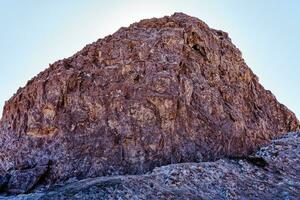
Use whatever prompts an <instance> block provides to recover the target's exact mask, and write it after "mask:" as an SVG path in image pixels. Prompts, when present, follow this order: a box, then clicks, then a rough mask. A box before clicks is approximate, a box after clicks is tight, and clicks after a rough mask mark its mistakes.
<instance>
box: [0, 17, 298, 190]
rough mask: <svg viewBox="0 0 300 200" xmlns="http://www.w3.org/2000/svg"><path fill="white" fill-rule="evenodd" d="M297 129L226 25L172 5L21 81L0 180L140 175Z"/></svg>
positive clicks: (3, 126)
mask: <svg viewBox="0 0 300 200" xmlns="http://www.w3.org/2000/svg"><path fill="white" fill-rule="evenodd" d="M296 130H299V121H298V120H297V119H296V117H295V115H294V114H293V113H292V112H291V111H289V110H288V109H287V108H286V107H285V106H284V105H282V104H280V103H278V102H277V100H276V98H275V97H274V96H273V95H272V93H271V92H270V91H267V90H265V89H264V88H263V87H262V86H261V85H260V84H259V82H258V78H257V77H256V76H255V75H254V74H253V72H252V71H251V70H250V68H249V67H248V66H247V65H246V64H245V62H244V60H243V58H242V55H241V52H240V51H239V50H238V49H237V48H236V47H235V46H234V45H233V44H232V43H231V40H230V38H229V37H228V35H227V33H225V32H223V31H218V30H214V29H211V28H209V27H208V26H207V25H206V24H205V23H204V22H202V21H200V20H199V19H196V18H193V17H190V16H187V15H185V14H182V13H175V14H174V15H172V16H169V17H163V18H153V19H147V20H142V21H140V22H138V23H134V24H132V25H131V26H129V27H128V28H121V29H120V30H118V31H117V32H116V33H114V34H112V35H109V36H107V37H105V38H104V39H100V40H98V41H96V42H94V43H92V44H90V45H87V46H86V47H85V48H84V49H83V50H81V51H79V52H78V53H76V54H75V55H73V56H72V57H70V58H67V59H63V60H60V61H57V62H55V63H54V64H52V65H50V66H49V68H48V69H46V70H45V71H43V72H41V73H40V74H38V75H37V76H36V77H34V78H33V79H32V80H31V81H29V82H28V83H27V85H26V86H25V87H24V88H20V89H19V90H18V91H17V93H16V94H15V95H14V96H13V97H12V98H11V99H10V100H9V101H7V102H6V104H5V107H4V111H3V116H2V119H1V121H0V174H1V176H0V177H1V179H0V180H2V182H3V184H2V185H3V187H4V188H5V190H7V191H9V192H11V193H22V192H27V191H29V190H31V189H32V188H34V187H35V186H36V185H40V184H52V183H58V182H62V181H65V180H67V179H69V178H72V177H77V178H87V177H95V176H104V175H115V174H140V173H145V172H147V171H149V170H151V169H153V168H154V167H156V166H162V165H166V164H170V163H180V162H194V161H212V160H216V159H218V158H221V157H225V156H226V157H232V156H233V157H236V156H243V155H247V154H248V153H250V152H252V151H253V150H255V149H256V148H258V147H259V146H260V145H262V144H265V143H266V142H268V141H269V140H270V138H272V137H274V136H277V135H281V134H282V133H286V132H289V131H296ZM21 180H22V181H21ZM4 183H5V184H4Z"/></svg>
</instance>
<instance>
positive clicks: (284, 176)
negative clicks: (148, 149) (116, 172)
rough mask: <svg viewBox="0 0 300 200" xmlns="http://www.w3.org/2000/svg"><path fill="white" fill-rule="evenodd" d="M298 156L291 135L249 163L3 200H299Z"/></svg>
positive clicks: (91, 182) (95, 182) (298, 137)
mask: <svg viewBox="0 0 300 200" xmlns="http://www.w3.org/2000/svg"><path fill="white" fill-rule="evenodd" d="M299 154H300V133H289V134H287V135H285V136H284V137H283V138H279V139H276V140H274V141H273V142H272V143H271V144H269V145H267V146H264V147H263V148H261V149H260V150H259V151H257V152H256V153H255V154H253V155H251V156H246V157H244V158H235V159H221V160H218V161H215V162H201V163H184V164H172V165H167V166H163V167H158V168H155V169H154V170H153V172H151V173H148V174H145V175H134V176H132V175H131V176H130V175H124V176H112V177H98V178H90V179H85V180H80V181H73V182H70V183H66V184H63V185H56V186H52V187H51V188H49V189H48V190H41V191H39V192H38V191H37V192H35V193H31V194H28V195H19V196H13V197H12V196H10V197H7V198H5V197H4V198H3V200H10V199H14V200H29V199H30V200H35V199H36V200H37V199H39V200H46V199H56V200H63V199H80V200H81V199H118V200H120V199H121V200H147V199H160V200H164V199H178V200H179V199H180V200H181V199H191V200H192V199H193V200H200V199H201V200H221V199H224V200H228V199H232V200H233V199H242V200H248V199H251V200H261V199H268V200H269V199H270V200H271V199H272V200H273V199H278V200H279V199H280V200H298V199H299V196H300V173H299V172H300V160H299ZM0 199H1V197H0ZM1 200H2V199H1Z"/></svg>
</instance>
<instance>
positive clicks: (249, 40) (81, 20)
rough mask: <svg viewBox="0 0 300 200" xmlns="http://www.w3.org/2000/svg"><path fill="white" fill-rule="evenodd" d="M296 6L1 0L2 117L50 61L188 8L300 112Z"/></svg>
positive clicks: (129, 0)
mask: <svg viewBox="0 0 300 200" xmlns="http://www.w3.org/2000/svg"><path fill="white" fill-rule="evenodd" d="M108 2H109V3H108ZM299 7H300V1H296V0H295V1H293V0H290V1H285V2H283V1H279V0H278V1H276V0H275V1H271V0H266V1H263V2H262V1H258V0H256V1H247V2H241V1H237V0H229V1H226V3H225V2H220V1H209V2H207V1H199V0H186V1H179V0H178V1H176V0H175V1H171V0H165V1H159V0H152V1H138V0H127V1H121V0H111V1H96V0H88V1H80V0H65V1H58V0H52V1H49V0H48V1H43V3H42V2H41V1H37V0H28V1H17V0H0V24H1V31H0V42H1V47H0V56H1V57H0V58H1V61H2V65H1V68H0V70H1V71H0V72H1V73H0V117H1V116H2V109H3V106H4V102H5V101H7V100H8V99H9V98H10V97H12V95H13V94H14V93H15V92H16V91H17V89H18V88H19V87H23V86H25V84H26V83H27V81H28V80H30V79H31V78H33V77H34V76H35V75H37V74H38V73H39V72H41V71H43V70H45V69H46V68H47V67H48V66H49V64H51V63H53V62H55V61H57V60H60V59H63V58H66V57H70V56H72V55H73V54H74V53H76V52H77V51H80V50H81V49H82V48H83V47H84V46H85V45H86V44H89V43H92V42H94V41H96V40H97V39H99V38H103V37H105V36H107V35H109V34H113V33H114V32H116V31H117V30H118V29H119V28H121V27H126V26H129V25H130V24H132V23H134V22H137V21H140V20H142V19H145V18H152V17H163V16H166V15H172V14H173V13H174V12H183V13H185V14H188V15H191V16H194V17H197V18H199V19H201V20H202V21H204V22H205V23H206V24H208V25H209V26H210V27H211V28H214V29H219V30H223V31H225V32H227V33H229V37H230V38H231V39H232V42H233V43H234V44H235V45H236V46H237V48H239V49H240V50H241V52H242V53H243V58H244V60H245V62H246V63H247V65H248V66H249V67H250V68H251V70H252V71H253V72H254V73H255V74H256V75H257V76H258V77H259V80H260V83H261V84H262V85H263V86H264V87H265V88H266V89H267V90H270V91H271V92H272V93H273V94H274V95H275V96H276V98H277V100H278V101H279V102H280V103H283V104H284V105H286V106H287V107H288V108H289V109H290V110H291V111H293V112H294V113H295V114H296V115H297V117H298V118H299V117H300V103H299V99H300V89H299V88H297V86H300V79H299V78H298V76H299V75H300V66H299V61H298V58H300V50H299V46H300V39H299V36H300V23H299V19H300V13H299V11H298V9H299Z"/></svg>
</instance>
